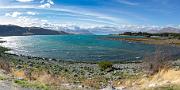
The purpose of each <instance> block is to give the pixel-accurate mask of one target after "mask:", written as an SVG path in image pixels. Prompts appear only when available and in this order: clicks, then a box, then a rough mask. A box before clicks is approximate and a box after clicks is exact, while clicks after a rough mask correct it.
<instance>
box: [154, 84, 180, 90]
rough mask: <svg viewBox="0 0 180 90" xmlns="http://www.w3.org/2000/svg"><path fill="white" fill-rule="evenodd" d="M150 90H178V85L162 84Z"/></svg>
mask: <svg viewBox="0 0 180 90" xmlns="http://www.w3.org/2000/svg"><path fill="white" fill-rule="evenodd" d="M150 90H180V86H179V85H169V86H164V87H157V88H152V89H150Z"/></svg>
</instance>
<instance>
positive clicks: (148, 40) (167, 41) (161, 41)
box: [107, 37, 180, 47]
mask: <svg viewBox="0 0 180 90" xmlns="http://www.w3.org/2000/svg"><path fill="white" fill-rule="evenodd" d="M107 39H110V40H123V41H129V42H140V43H144V44H152V45H167V46H177V47H180V40H178V39H163V38H146V37H141V38H113V37H110V38H107Z"/></svg>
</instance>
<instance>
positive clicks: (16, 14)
mask: <svg viewBox="0 0 180 90" xmlns="http://www.w3.org/2000/svg"><path fill="white" fill-rule="evenodd" d="M21 14H22V13H21V12H12V13H6V14H5V16H10V17H17V16H20V15H21Z"/></svg>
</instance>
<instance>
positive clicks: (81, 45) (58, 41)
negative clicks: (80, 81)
mask: <svg viewBox="0 0 180 90" xmlns="http://www.w3.org/2000/svg"><path fill="white" fill-rule="evenodd" d="M107 37H110V36H108V35H107V36H103V35H99V36H98V35H53V36H51V35H45V36H12V37H4V38H3V39H4V40H6V41H7V42H6V43H3V44H2V45H3V46H5V47H8V48H11V49H12V50H11V51H9V52H8V53H12V54H18V55H26V56H35V57H44V58H55V59H61V60H77V61H100V60H112V61H121V60H139V59H142V58H143V56H145V55H147V54H152V53H153V52H154V51H155V49H156V47H157V46H155V45H147V44H142V43H135V42H127V41H115V40H108V39H105V38H107ZM111 37H116V38H128V37H127V36H118V37H117V36H111ZM171 49H172V50H173V49H175V50H176V51H180V50H179V48H178V49H177V48H173V47H172V48H171Z"/></svg>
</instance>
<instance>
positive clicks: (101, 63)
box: [98, 61, 113, 70]
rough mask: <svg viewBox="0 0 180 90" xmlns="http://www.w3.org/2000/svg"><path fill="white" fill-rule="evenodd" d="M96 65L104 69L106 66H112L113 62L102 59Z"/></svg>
mask: <svg viewBox="0 0 180 90" xmlns="http://www.w3.org/2000/svg"><path fill="white" fill-rule="evenodd" d="M98 66H99V67H100V69H101V70H106V69H108V68H112V66H113V64H112V62H109V61H102V62H99V63H98Z"/></svg>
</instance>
